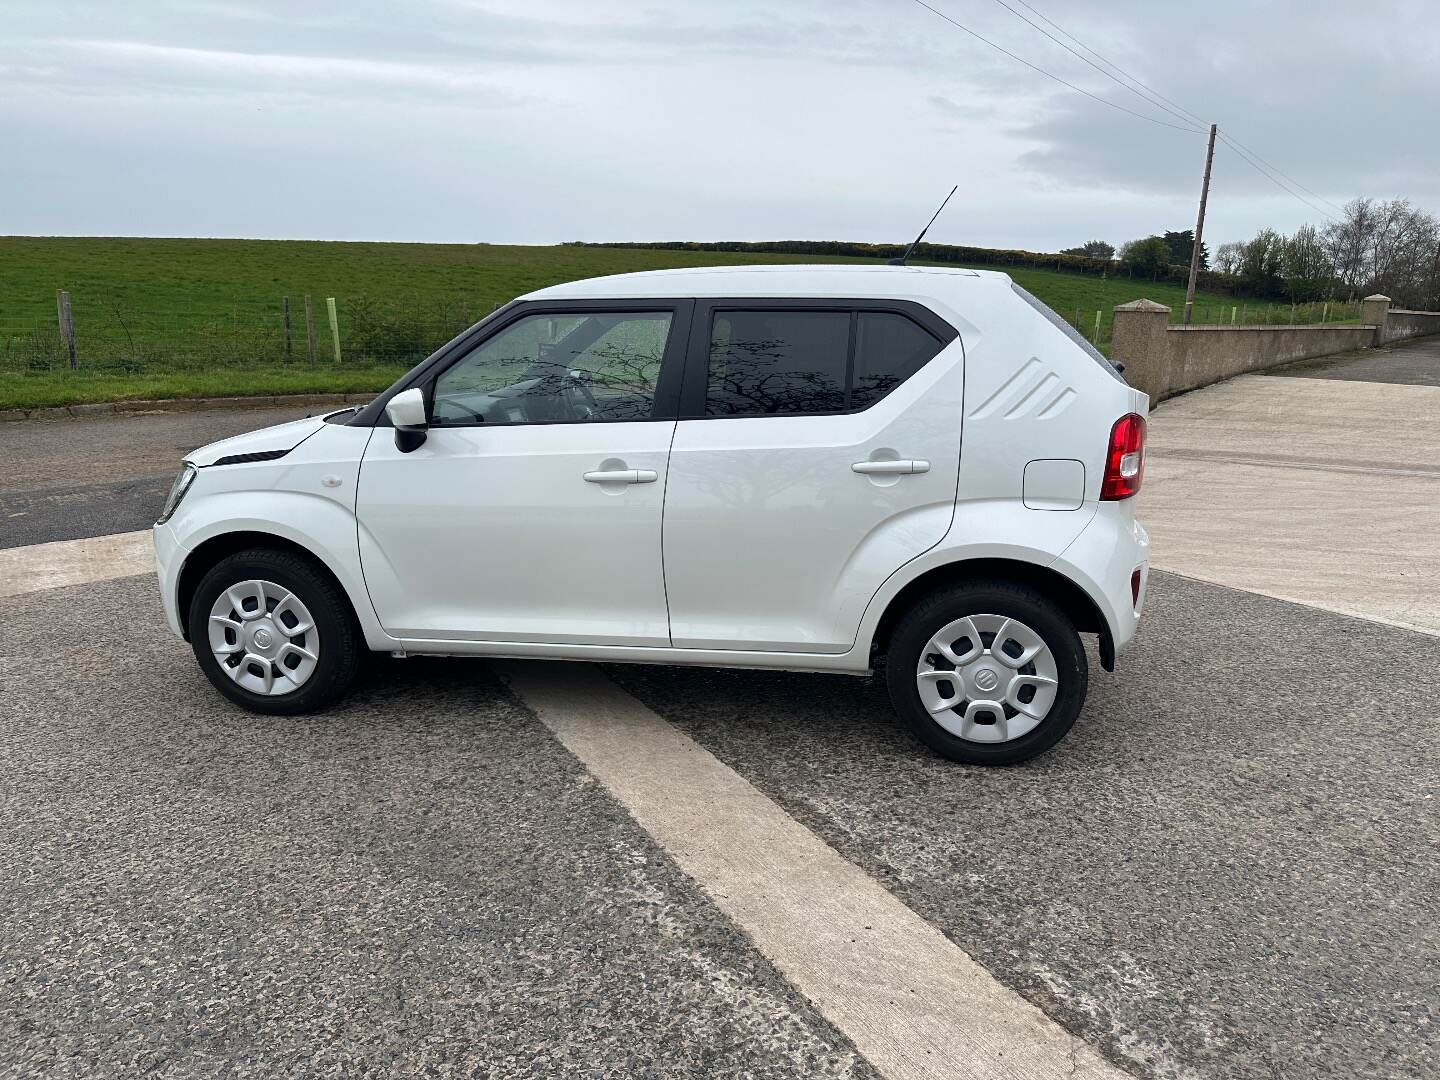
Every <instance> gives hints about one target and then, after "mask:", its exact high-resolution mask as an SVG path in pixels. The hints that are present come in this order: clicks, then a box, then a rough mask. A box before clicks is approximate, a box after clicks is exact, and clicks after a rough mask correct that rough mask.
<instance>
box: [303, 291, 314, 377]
mask: <svg viewBox="0 0 1440 1080" xmlns="http://www.w3.org/2000/svg"><path fill="white" fill-rule="evenodd" d="M305 355H306V356H308V357H309V359H310V362H311V363H312V364H313V363H314V362H315V309H314V308H313V307H311V305H310V294H309V293H306V294H305Z"/></svg>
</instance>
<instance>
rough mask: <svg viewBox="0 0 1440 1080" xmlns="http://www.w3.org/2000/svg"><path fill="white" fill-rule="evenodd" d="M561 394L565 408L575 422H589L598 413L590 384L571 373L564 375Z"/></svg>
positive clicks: (597, 406) (597, 403)
mask: <svg viewBox="0 0 1440 1080" xmlns="http://www.w3.org/2000/svg"><path fill="white" fill-rule="evenodd" d="M561 394H562V396H563V397H564V399H565V407H566V408H568V409H569V410H570V415H571V416H573V417H575V419H577V420H589V419H590V418H591V417H593V416H596V415H598V414H599V412H600V403H599V402H598V401H596V400H595V395H594V394H593V393H592V392H591V390H590V384H589V383H588V382H586V381H584V380H583V379H581V378H579V377H578V375H577V374H576V373H575V372H573V371H571V372H566V373H565V380H564V382H563V383H561Z"/></svg>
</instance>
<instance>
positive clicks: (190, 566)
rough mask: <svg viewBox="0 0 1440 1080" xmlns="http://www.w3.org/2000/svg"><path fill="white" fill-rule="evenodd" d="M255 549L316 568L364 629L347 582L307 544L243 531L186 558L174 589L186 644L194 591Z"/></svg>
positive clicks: (206, 543)
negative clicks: (228, 561) (221, 565)
mask: <svg viewBox="0 0 1440 1080" xmlns="http://www.w3.org/2000/svg"><path fill="white" fill-rule="evenodd" d="M252 548H271V549H274V550H277V551H285V552H288V553H290V554H292V555H297V556H299V557H300V558H302V559H304V560H305V561H307V562H309V563H311V564H312V565H314V566H315V568H316V569H318V570H319V571H321V572H322V573H323V574H325V576H326V577H328V578H330V580H331V581H332V582H334V584H335V587H336V588H337V589H339V590H340V593H341V595H342V596H344V597H345V602H346V603H347V604H349V605H350V614H351V617H352V618H354V619H355V621H356V625H357V626H359V625H361V619H360V615H359V612H357V611H356V610H355V600H354V598H353V597H352V596H351V595H350V591H349V590H348V589H346V588H345V584H344V582H343V581H341V580H340V575H339V574H337V573H336V572H335V569H334V568H333V567H332V566H330V565H329V564H328V563H327V562H326V561H325V560H324V559H323V558H322V557H321V556H320V555H318V554H317V553H316V552H314V551H311V550H310V549H309V548H307V547H306V546H305V545H304V544H300V543H297V542H296V541H294V540H291V539H288V538H287V537H284V536H279V535H277V534H276V533H267V532H259V531H256V530H253V529H240V530H237V531H235V532H225V533H219V534H218V535H216V536H212V537H210V538H209V539H207V540H204V541H202V542H201V543H200V544H199V545H197V546H196V547H195V549H194V550H193V551H191V552H190V553H189V554H188V555H187V556H186V557H185V563H184V565H183V566H182V567H181V568H180V577H179V580H178V581H177V582H176V586H175V599H176V603H177V605H178V606H177V610H178V611H179V614H180V632H181V634H182V635H183V636H184V638H185V640H186V641H189V640H190V620H189V612H190V602H191V601H192V600H193V599H194V597H195V590H196V589H197V588H198V587H199V585H200V579H201V578H203V577H204V576H205V574H206V573H207V572H208V571H209V570H210V568H211V567H213V566H215V565H216V564H217V563H218V562H220V560H222V559H225V558H227V557H229V556H231V555H234V554H236V553H237V552H241V551H248V550H250V549H252Z"/></svg>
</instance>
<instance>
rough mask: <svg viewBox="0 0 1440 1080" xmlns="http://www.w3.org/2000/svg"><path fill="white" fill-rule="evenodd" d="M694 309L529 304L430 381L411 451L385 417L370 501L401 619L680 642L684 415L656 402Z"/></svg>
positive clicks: (408, 624)
mask: <svg viewBox="0 0 1440 1080" xmlns="http://www.w3.org/2000/svg"><path fill="white" fill-rule="evenodd" d="M686 323H688V305H686V304H683V303H682V304H660V305H658V306H653V307H651V308H650V309H648V310H636V309H626V308H625V307H623V306H613V307H611V308H610V309H607V310H597V309H596V305H594V304H585V305H576V304H572V305H555V306H552V307H550V308H546V309H538V308H532V309H529V310H527V309H523V308H522V309H521V310H519V311H518V312H517V313H516V314H515V316H514V317H512V318H511V319H509V320H508V321H507V322H506V323H505V324H504V325H503V326H502V327H501V328H499V329H498V330H497V331H496V332H494V333H493V334H491V335H490V336H488V337H487V338H486V339H485V340H484V341H482V342H481V343H480V344H479V345H477V346H476V347H475V348H474V349H473V350H472V351H470V352H469V353H468V354H466V355H465V356H463V357H462V358H461V359H459V360H458V361H457V362H456V363H454V364H452V365H451V366H449V367H447V368H446V369H445V370H444V371H443V372H441V373H440V374H439V375H438V376H437V377H436V378H435V379H434V380H433V383H432V384H431V385H430V386H429V387H428V388H427V397H428V398H429V399H430V402H431V404H430V413H431V427H430V429H429V431H428V434H427V438H426V440H425V442H424V444H423V445H421V446H420V447H419V448H418V449H415V450H412V451H411V452H409V453H403V452H401V450H400V449H399V448H398V447H397V446H396V444H395V440H394V438H393V435H392V432H391V431H390V429H388V428H377V429H376V431H375V433H374V436H373V437H372V438H371V440H370V445H369V447H368V448H367V450H366V453H365V459H364V462H363V465H362V467H361V473H360V490H359V498H358V502H357V514H358V517H359V519H360V555H361V561H362V564H363V567H364V571H365V581H366V585H367V586H368V588H369V591H370V597H371V601H372V602H373V604H374V605H375V610H376V613H377V615H378V616H379V618H380V623H381V625H382V626H384V628H385V630H386V632H388V633H390V634H391V635H393V636H395V637H399V638H411V639H422V638H427V639H441V640H445V639H449V640H468V641H526V642H541V643H564V644H593V645H646V646H657V645H659V646H663V645H668V644H669V643H670V638H669V628H668V622H667V616H666V608H665V587H664V577H663V570H662V563H661V549H660V541H661V533H660V526H661V511H662V507H663V501H664V493H665V481H666V467H667V459H668V455H669V449H670V441H671V437H672V435H673V433H674V427H675V421H674V419H673V415H674V413H673V409H667V408H666V407H665V406H663V405H659V404H657V402H658V401H660V400H663V398H661V397H660V395H659V393H658V388H659V386H660V380H661V371H662V369H663V368H664V366H665V364H666V354H667V352H671V353H673V354H674V355H673V356H672V357H671V359H670V362H671V363H674V364H678V362H679V356H680V353H681V352H682V351H683V338H684V336H685V332H686V329H687V326H686V325H685V324H686ZM667 412H668V414H669V415H668V416H667V415H665V414H666V413H667Z"/></svg>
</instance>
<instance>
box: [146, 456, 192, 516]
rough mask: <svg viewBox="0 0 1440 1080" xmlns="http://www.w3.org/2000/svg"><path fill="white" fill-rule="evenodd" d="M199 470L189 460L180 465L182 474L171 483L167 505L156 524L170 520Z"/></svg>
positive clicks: (166, 500)
mask: <svg viewBox="0 0 1440 1080" xmlns="http://www.w3.org/2000/svg"><path fill="white" fill-rule="evenodd" d="M199 471H200V470H199V469H197V468H195V466H194V465H191V464H190V462H188V461H187V462H185V464H184V465H182V466H181V467H180V475H179V476H177V477H175V483H173V484H171V485H170V494H169V495H166V496H165V506H164V509H162V510H161V511H160V517H159V518H158V519H157V520H156V522H155V524H156V525H164V524H165V522H167V521H169V520H170V517H171V515H172V514H174V513H175V508H176V507H177V506H179V505H180V500H181V499H183V498H185V493H186V492H187V491H189V490H190V485H191V484H193V483H195V476H196V474H197V473H198V472H199Z"/></svg>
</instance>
